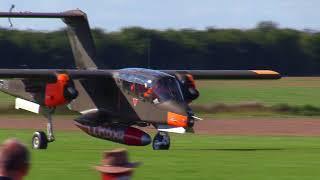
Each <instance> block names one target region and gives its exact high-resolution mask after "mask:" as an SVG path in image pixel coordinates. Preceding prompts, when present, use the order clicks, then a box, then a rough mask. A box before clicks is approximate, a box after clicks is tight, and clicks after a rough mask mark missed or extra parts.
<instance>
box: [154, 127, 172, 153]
mask: <svg viewBox="0 0 320 180" xmlns="http://www.w3.org/2000/svg"><path fill="white" fill-rule="evenodd" d="M152 148H153V150H168V149H169V148H170V135H169V133H167V132H162V131H159V132H158V133H157V134H156V135H155V136H154V138H153V141H152Z"/></svg>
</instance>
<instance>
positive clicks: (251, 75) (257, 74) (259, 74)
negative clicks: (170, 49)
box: [161, 70, 281, 79]
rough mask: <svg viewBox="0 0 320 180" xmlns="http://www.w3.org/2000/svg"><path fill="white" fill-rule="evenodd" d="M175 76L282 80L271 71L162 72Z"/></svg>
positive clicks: (276, 73) (277, 74)
mask: <svg viewBox="0 0 320 180" xmlns="http://www.w3.org/2000/svg"><path fill="white" fill-rule="evenodd" d="M161 71H162V72H165V73H168V74H171V75H174V74H191V75H192V76H193V77H194V78H195V79H280V78H281V75H280V74H279V73H278V72H275V71H271V70H161Z"/></svg>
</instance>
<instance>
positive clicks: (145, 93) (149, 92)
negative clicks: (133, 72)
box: [143, 88, 153, 99]
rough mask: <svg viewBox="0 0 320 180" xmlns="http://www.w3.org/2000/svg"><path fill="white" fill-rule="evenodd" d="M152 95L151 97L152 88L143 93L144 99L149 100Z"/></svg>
mask: <svg viewBox="0 0 320 180" xmlns="http://www.w3.org/2000/svg"><path fill="white" fill-rule="evenodd" d="M152 95H153V90H152V88H147V90H146V91H145V92H144V93H143V96H144V97H145V98H148V99H149V98H151V97H152Z"/></svg>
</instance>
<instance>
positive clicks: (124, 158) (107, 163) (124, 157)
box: [95, 149, 140, 174]
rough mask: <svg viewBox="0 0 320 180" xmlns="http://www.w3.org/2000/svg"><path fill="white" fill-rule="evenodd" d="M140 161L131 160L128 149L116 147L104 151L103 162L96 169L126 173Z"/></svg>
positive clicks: (112, 172)
mask: <svg viewBox="0 0 320 180" xmlns="http://www.w3.org/2000/svg"><path fill="white" fill-rule="evenodd" d="M139 164H140V163H139V162H134V163H132V162H129V160H128V152H127V150H126V149H114V150H112V151H105V152H103V157H102V164H101V165H100V166H95V169H96V170H98V171H100V172H103V173H111V174H117V173H126V172H130V171H132V170H133V168H135V167H137V166H138V165H139Z"/></svg>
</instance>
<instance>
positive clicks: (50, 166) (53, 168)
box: [0, 130, 320, 180]
mask: <svg viewBox="0 0 320 180" xmlns="http://www.w3.org/2000/svg"><path fill="white" fill-rule="evenodd" d="M31 134H32V131H30V130H19V131H18V130H0V140H1V141H3V139H5V138H7V137H13V136H14V137H17V138H19V139H22V140H23V141H24V142H26V143H28V144H29V141H30V140H29V138H30V136H31ZM56 137H57V141H56V142H55V143H52V144H50V145H49V149H48V150H44V151H36V150H32V168H31V172H30V174H29V176H28V177H27V179H30V180H31V179H32V180H43V179H46V180H50V179H52V180H53V179H61V180H62V179H77V180H81V179H99V178H100V177H99V174H98V173H97V172H96V171H95V170H94V169H93V168H92V166H94V165H96V164H99V163H100V158H101V153H102V152H103V151H104V150H109V149H113V148H116V147H126V148H128V149H129V153H130V159H131V161H141V162H143V165H141V167H139V168H138V169H137V170H136V171H135V174H134V179H184V180H185V179H190V180H191V179H221V180H224V179H226V180H229V179H240V180H250V179H255V180H256V179H259V180H264V179H265V180H270V179H297V180H300V179H307V180H308V179H310V180H314V179H317V178H318V177H319V176H320V171H318V169H319V166H320V156H319V154H320V139H319V138H317V137H250V136H238V137H237V136H203V135H202V136H199V135H197V136H196V135H174V136H172V149H171V150H170V151H153V150H151V147H150V146H147V147H127V146H123V145H119V144H115V143H111V142H108V141H104V140H99V139H95V138H92V137H89V136H87V135H85V134H84V133H81V132H57V136H56Z"/></svg>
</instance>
